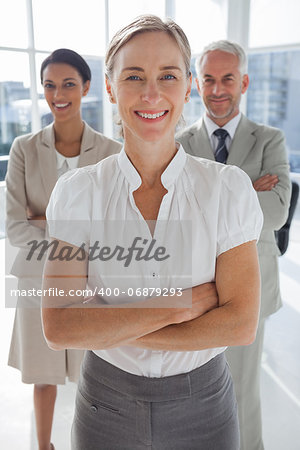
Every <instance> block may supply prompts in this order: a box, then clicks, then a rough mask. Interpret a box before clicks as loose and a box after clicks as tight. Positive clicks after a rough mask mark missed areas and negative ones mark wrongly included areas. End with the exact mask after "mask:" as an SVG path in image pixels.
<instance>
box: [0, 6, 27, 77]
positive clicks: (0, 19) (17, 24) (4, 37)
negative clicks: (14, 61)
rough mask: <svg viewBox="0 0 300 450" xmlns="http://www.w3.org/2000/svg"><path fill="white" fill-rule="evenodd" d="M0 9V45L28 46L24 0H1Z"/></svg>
mask: <svg viewBox="0 0 300 450" xmlns="http://www.w3.org/2000/svg"><path fill="white" fill-rule="evenodd" d="M1 10H2V11H1V12H0V42H1V44H0V45H1V46H3V47H20V48H26V47H27V46H28V31H27V30H28V27H27V20H26V19H27V14H26V0H9V1H7V2H4V1H3V2H2V5H1ZM1 69H2V64H1Z"/></svg>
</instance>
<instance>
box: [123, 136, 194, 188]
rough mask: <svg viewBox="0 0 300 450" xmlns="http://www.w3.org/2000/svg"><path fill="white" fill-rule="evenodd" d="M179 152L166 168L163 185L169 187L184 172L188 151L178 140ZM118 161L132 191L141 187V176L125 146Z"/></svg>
mask: <svg viewBox="0 0 300 450" xmlns="http://www.w3.org/2000/svg"><path fill="white" fill-rule="evenodd" d="M176 147H177V152H176V153H175V155H174V157H173V158H172V160H171V161H170V163H169V164H168V166H167V167H166V169H165V170H164V172H163V173H162V176H161V182H162V184H163V186H164V187H165V188H166V189H168V188H170V186H172V184H174V183H175V181H176V179H177V178H178V177H179V175H180V173H181V172H182V170H183V168H184V166H185V162H186V153H185V151H184V149H183V147H182V145H180V144H179V143H178V142H177V143H176ZM118 163H119V167H120V169H121V171H122V172H123V174H124V176H125V178H126V179H127V181H128V183H129V185H130V188H131V191H135V190H136V189H138V188H139V186H140V185H141V184H142V180H141V177H140V175H139V173H138V171H137V170H136V168H135V167H134V165H133V164H132V162H131V161H130V159H129V158H128V156H127V154H126V152H125V150H124V147H123V148H122V150H121V151H120V153H119V155H118Z"/></svg>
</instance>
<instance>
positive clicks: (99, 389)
mask: <svg viewBox="0 0 300 450" xmlns="http://www.w3.org/2000/svg"><path fill="white" fill-rule="evenodd" d="M101 449H103V450H146V449H155V450H238V449H239V430H238V418H237V406H236V400H235V396H234V391H233V385H232V380H231V376H230V373H229V370H228V366H227V363H226V360H225V356H224V354H221V355H218V356H216V357H215V358H213V359H212V360H211V361H209V362H208V363H207V364H205V365H204V366H202V367H200V368H198V369H195V370H193V371H192V372H189V373H187V374H181V375H175V376H172V377H165V378H147V377H142V376H136V375H132V374H129V373H127V372H124V371H122V370H120V369H118V368H116V367H115V366H112V365H111V364H109V363H107V362H106V361H103V360H102V359H101V358H99V357H98V356H97V355H95V354H94V353H93V352H87V353H86V355H85V358H84V361H83V365H82V371H81V376H80V380H79V385H78V390H77V397H76V408H75V416H74V421H73V426H72V450H101Z"/></svg>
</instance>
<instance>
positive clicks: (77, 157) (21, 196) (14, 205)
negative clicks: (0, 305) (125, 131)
mask: <svg viewBox="0 0 300 450" xmlns="http://www.w3.org/2000/svg"><path fill="white" fill-rule="evenodd" d="M41 82H42V85H43V87H44V94H45V98H46V100H47V103H48V105H49V107H50V109H51V112H52V114H53V117H54V122H53V123H52V124H51V125H49V126H48V127H46V128H45V129H43V130H41V131H39V132H38V133H35V134H29V135H25V136H22V137H19V138H17V139H16V140H15V141H14V143H13V145H12V148H11V151H10V159H9V164H8V170H7V176H6V186H7V234H8V238H9V240H10V242H11V244H12V245H14V246H17V247H19V248H20V250H19V252H18V255H17V258H16V260H15V262H14V266H13V269H12V273H13V274H14V275H15V276H17V277H18V278H19V289H23V290H28V289H32V288H36V289H40V288H41V275H42V265H41V264H40V265H39V266H38V267H34V266H33V262H32V261H26V258H25V257H24V256H25V253H24V252H26V250H25V248H26V246H27V243H28V242H30V241H31V240H32V239H37V240H38V241H41V240H42V239H44V238H45V233H46V232H45V211H46V207H47V204H48V201H49V198H50V194H51V192H52V189H53V187H54V185H55V183H56V181H57V179H58V178H59V177H60V175H62V174H63V173H65V172H67V171H68V170H69V169H75V168H77V167H81V166H85V165H89V164H94V163H96V162H98V161H99V160H101V159H103V158H105V157H107V156H109V155H111V154H113V153H117V152H118V151H119V150H120V144H119V143H117V142H115V141H113V140H111V139H108V138H106V137H105V136H103V135H102V134H100V133H98V132H96V131H94V130H93V129H92V128H90V127H89V126H88V125H87V124H86V123H85V122H84V121H83V120H82V117H81V110H80V107H81V100H82V97H84V96H86V95H87V93H88V91H89V88H90V82H91V71H90V68H89V66H88V64H87V63H86V61H85V60H84V59H83V58H82V57H81V56H80V55H78V54H77V53H76V52H74V51H72V50H69V49H58V50H55V51H54V52H53V53H52V54H51V55H50V56H48V57H47V58H46V59H45V60H44V62H43V63H42V66H41ZM24 261H26V262H25V264H24ZM28 275H30V277H29V276H28ZM37 275H38V276H37ZM19 305H20V307H19V308H17V309H16V316H15V322H14V328H13V334H12V341H11V347H10V353H9V361H8V364H9V365H10V366H12V367H15V368H17V369H19V370H20V371H21V373H22V381H23V382H24V383H33V384H34V409H35V417H36V428H37V438H38V444H39V450H46V449H47V450H48V449H53V448H54V447H53V444H51V443H50V438H51V428H52V420H53V411H54V405H55V399H56V391H57V389H56V385H57V384H64V383H65V379H66V377H68V378H69V380H71V381H77V378H78V375H79V368H80V363H81V359H82V356H83V352H82V351H81V350H64V351H60V352H55V351H53V350H50V349H49V347H48V346H47V344H46V342H45V339H44V335H43V331H42V324H41V318H40V297H35V298H29V297H28V298H27V299H26V298H25V299H24V298H22V304H21V303H20V302H19Z"/></svg>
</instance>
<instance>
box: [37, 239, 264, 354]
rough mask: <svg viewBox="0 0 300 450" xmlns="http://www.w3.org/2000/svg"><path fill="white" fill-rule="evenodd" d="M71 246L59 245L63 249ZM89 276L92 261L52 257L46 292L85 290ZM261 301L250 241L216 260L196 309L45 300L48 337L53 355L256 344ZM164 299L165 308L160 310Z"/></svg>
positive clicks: (197, 292) (197, 293)
mask: <svg viewBox="0 0 300 450" xmlns="http://www.w3.org/2000/svg"><path fill="white" fill-rule="evenodd" d="M65 245H66V243H65V242H63V241H60V242H59V246H61V247H63V246H65ZM67 245H70V244H67ZM74 248H75V249H76V247H74ZM58 250H59V247H58ZM62 273H63V274H64V275H63V276H59V275H60V274H62ZM86 279H87V261H86V260H85V261H75V260H72V261H70V262H69V263H68V265H67V266H66V265H65V263H64V262H62V261H58V260H54V261H49V260H48V261H47V262H46V265H45V270H44V283H43V289H44V290H45V291H48V290H49V288H53V287H59V288H61V289H64V291H65V292H68V291H69V290H71V289H75V290H77V289H78V290H84V289H85V287H86ZM259 297H260V280H259V266H258V260H257V252H256V243H255V242H254V241H251V242H246V243H244V244H242V245H240V246H238V247H234V248H233V249H231V250H228V251H226V252H224V253H222V254H221V255H220V256H219V257H218V258H217V263H216V280H215V283H205V284H202V285H199V286H195V287H193V288H192V306H191V307H182V305H180V304H178V306H177V305H175V306H174V307H173V306H172V307H169V306H168V301H169V300H170V299H168V297H160V298H155V299H147V300H145V301H142V302H140V303H138V304H137V306H135V307H132V304H128V305H122V306H121V307H113V308H111V307H91V305H89V307H85V306H84V304H83V300H84V299H83V298H82V297H77V298H75V300H74V297H72V298H69V299H68V298H66V297H64V299H63V302H64V304H63V303H59V302H62V299H60V298H54V299H53V297H50V296H47V295H46V296H44V297H43V304H42V306H43V308H42V317H43V325H44V333H45V337H46V340H47V342H48V345H49V346H50V347H51V348H52V349H54V350H61V349H63V348H78V349H79V348H81V349H105V348H113V347H118V346H121V345H131V346H135V347H141V348H148V349H153V350H155V349H158V350H171V351H192V350H202V349H205V348H212V347H222V346H227V345H248V344H251V343H252V342H253V340H254V339H255V333H256V327H257V320H258V313H259ZM53 300H54V303H53ZM158 301H159V302H160V304H159V305H160V306H161V307H157V302H158ZM71 302H72V304H71ZM126 306H128V307H126Z"/></svg>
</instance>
